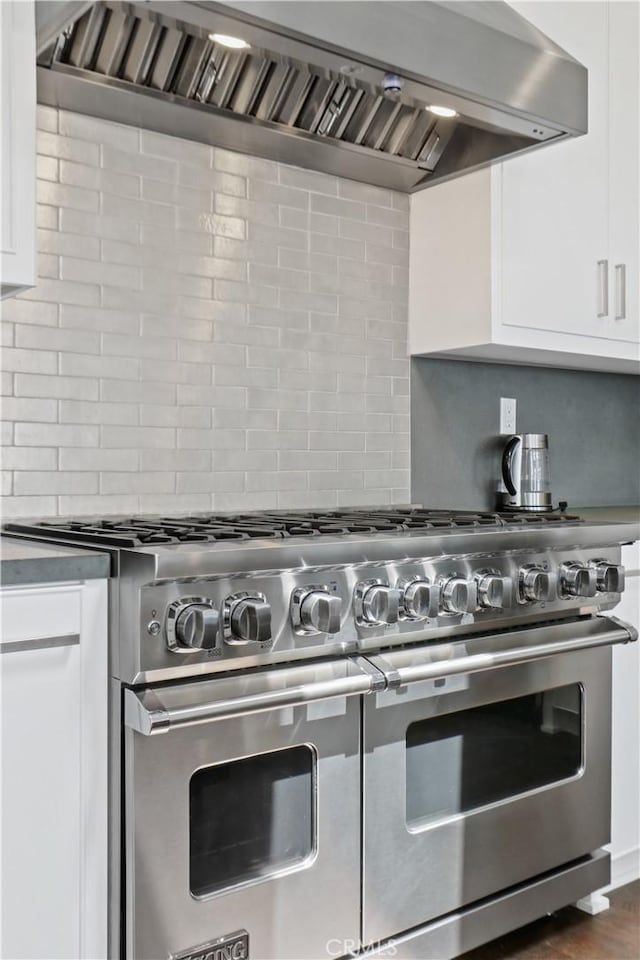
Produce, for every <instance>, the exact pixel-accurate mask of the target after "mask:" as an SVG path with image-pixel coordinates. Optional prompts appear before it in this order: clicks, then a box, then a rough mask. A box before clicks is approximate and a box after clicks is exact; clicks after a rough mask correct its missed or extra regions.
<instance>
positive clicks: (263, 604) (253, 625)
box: [224, 593, 271, 646]
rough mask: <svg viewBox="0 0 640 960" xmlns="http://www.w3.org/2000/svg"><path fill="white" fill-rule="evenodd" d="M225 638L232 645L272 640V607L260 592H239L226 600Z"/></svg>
mask: <svg viewBox="0 0 640 960" xmlns="http://www.w3.org/2000/svg"><path fill="white" fill-rule="evenodd" d="M224 640H225V643H229V644H231V645H232V646H234V645H235V646H241V645H243V644H247V643H266V642H267V641H268V640H271V607H270V606H269V604H268V603H267V601H266V600H265V598H264V596H263V595H262V594H259V593H237V594H235V595H234V596H232V597H227V599H226V600H225V602H224Z"/></svg>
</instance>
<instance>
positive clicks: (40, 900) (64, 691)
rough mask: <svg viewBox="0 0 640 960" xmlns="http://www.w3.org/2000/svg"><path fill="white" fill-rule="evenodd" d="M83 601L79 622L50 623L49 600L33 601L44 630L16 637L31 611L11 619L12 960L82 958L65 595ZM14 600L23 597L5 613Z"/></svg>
mask: <svg viewBox="0 0 640 960" xmlns="http://www.w3.org/2000/svg"><path fill="white" fill-rule="evenodd" d="M27 597H28V599H27ZM76 598H77V601H76V602H77V610H78V616H77V622H76V623H73V622H71V618H69V617H67V618H66V620H65V621H63V622H61V623H60V624H58V623H57V622H56V618H55V617H54V618H53V619H52V620H48V618H47V616H46V612H45V604H46V602H47V598H46V594H45V593H44V592H43V593H41V594H37V595H26V597H25V600H27V602H28V603H30V604H41V607H40V609H41V611H42V612H41V614H40V617H41V619H42V621H43V622H42V623H41V624H40V625H38V624H35V623H28V625H27V630H26V631H24V632H22V631H21V632H20V633H16V632H15V631H14V630H12V629H11V624H12V621H13V620H14V619H17V618H19V617H24V619H25V620H28V619H29V617H30V614H29V612H28V611H27V610H26V609H25V610H20V609H19V610H18V613H17V616H16V618H14V617H13V616H12V613H11V611H9V610H6V616H4V615H3V624H6V623H8V624H9V625H8V626H7V627H6V629H5V630H4V631H3V639H2V644H1V645H0V683H1V692H2V706H1V717H2V768H3V769H2V775H3V776H2V939H1V943H0V955H1V956H2V957H6V958H12V960H23V958H43V957H47V958H51V960H53V958H66V960H69V958H72V957H78V956H79V953H78V930H79V923H78V917H79V913H80V883H79V879H80V830H79V824H80V722H79V721H80V710H79V702H80V646H79V595H78V592H77V591H76V593H75V595H73V594H67V595H66V596H65V599H67V600H69V601H71V602H73V601H74V600H76ZM14 601H17V602H18V604H19V605H20V601H22V597H21V596H20V595H19V592H18V591H16V592H15V593H14V594H13V595H9V596H8V597H6V598H5V597H3V607H5V605H6V606H9V605H13V603H14ZM54 612H55V611H54ZM3 614H5V610H4V609H3ZM47 621H48V622H47ZM27 631H28V632H27ZM67 631H71V632H67Z"/></svg>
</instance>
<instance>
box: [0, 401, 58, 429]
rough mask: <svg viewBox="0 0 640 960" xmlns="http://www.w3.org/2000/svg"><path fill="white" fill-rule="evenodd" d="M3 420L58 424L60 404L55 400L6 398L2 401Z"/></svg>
mask: <svg viewBox="0 0 640 960" xmlns="http://www.w3.org/2000/svg"><path fill="white" fill-rule="evenodd" d="M2 419H3V420H6V421H11V420H13V421H15V420H32V421H34V422H35V423H57V421H58V404H57V402H56V401H55V400H49V399H46V400H36V399H31V398H30V397H5V398H4V400H3V401H2Z"/></svg>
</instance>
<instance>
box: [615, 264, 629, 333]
mask: <svg viewBox="0 0 640 960" xmlns="http://www.w3.org/2000/svg"><path fill="white" fill-rule="evenodd" d="M613 269H614V270H615V291H616V312H615V319H616V320H626V317H627V265H626V263H616V265H615V267H614V268H613Z"/></svg>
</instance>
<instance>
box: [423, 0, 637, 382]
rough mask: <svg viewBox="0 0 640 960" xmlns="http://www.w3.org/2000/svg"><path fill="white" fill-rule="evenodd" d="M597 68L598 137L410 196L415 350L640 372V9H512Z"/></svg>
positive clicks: (578, 5)
mask: <svg viewBox="0 0 640 960" xmlns="http://www.w3.org/2000/svg"><path fill="white" fill-rule="evenodd" d="M513 6H514V7H515V9H516V10H518V12H520V13H521V14H522V15H523V16H525V17H526V18H527V19H529V20H531V21H532V22H533V23H534V24H535V25H536V26H537V27H539V28H540V29H541V30H542V31H543V32H544V33H546V34H547V35H548V36H549V37H550V38H551V39H553V40H554V41H555V42H557V43H558V44H559V45H560V46H561V47H564V48H565V49H566V50H567V51H568V52H569V53H570V54H571V55H572V56H574V57H575V58H576V59H578V60H580V61H581V62H582V63H584V64H585V66H587V68H588V70H589V133H588V134H587V135H585V136H583V137H579V138H577V139H575V140H570V141H565V142H563V143H559V144H555V145H550V146H548V147H545V148H542V149H538V150H536V151H534V152H532V153H530V154H527V155H524V156H522V157H515V158H513V159H511V160H507V161H505V162H504V163H502V164H498V165H496V166H494V167H493V168H492V169H490V170H482V171H479V172H477V173H475V174H471V175H468V176H467V177H464V178H461V179H460V180H455V181H452V182H449V183H445V184H442V185H440V186H437V187H434V188H432V189H428V190H425V191H423V192H422V193H417V194H414V195H413V196H412V198H411V264H410V268H411V269H410V350H411V353H412V354H438V353H439V354H444V355H448V356H459V357H461V358H464V357H465V356H466V357H469V358H475V359H488V360H498V361H504V362H519V363H542V364H546V365H558V366H565V367H584V368H588V369H601V370H619V371H621V372H630V373H631V372H640V329H639V325H638V268H639V262H638V249H639V247H638V238H639V229H640V227H639V221H640V202H639V192H638V184H639V181H640V154H639V149H638V133H639V124H640V114H639V86H640V84H639V67H638V52H639V50H640V7H639V5H638V4H635V3H602V2H595V3H585V2H557V3H556V2H554V3H541V2H528V3H514V4H513Z"/></svg>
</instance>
